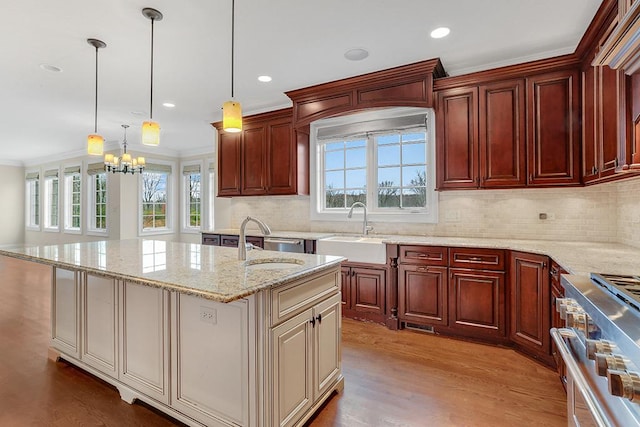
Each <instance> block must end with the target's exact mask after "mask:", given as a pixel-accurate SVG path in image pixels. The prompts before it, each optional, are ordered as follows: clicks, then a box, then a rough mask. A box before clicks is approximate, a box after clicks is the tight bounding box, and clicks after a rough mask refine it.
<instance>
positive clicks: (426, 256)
mask: <svg viewBox="0 0 640 427" xmlns="http://www.w3.org/2000/svg"><path fill="white" fill-rule="evenodd" d="M418 258H429V255H427V254H418Z"/></svg>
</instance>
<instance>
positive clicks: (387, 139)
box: [376, 133, 400, 145]
mask: <svg viewBox="0 0 640 427" xmlns="http://www.w3.org/2000/svg"><path fill="white" fill-rule="evenodd" d="M376 141H377V142H378V145H386V144H399V143H400V135H399V134H397V133H392V134H389V135H380V136H378V137H377V138H376Z"/></svg>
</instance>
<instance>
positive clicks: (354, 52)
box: [344, 48, 369, 61]
mask: <svg viewBox="0 0 640 427" xmlns="http://www.w3.org/2000/svg"><path fill="white" fill-rule="evenodd" d="M367 56H369V52H368V51H367V50H366V49H362V48H355V49H349V50H348V51H346V52H345V53H344V57H345V58H347V59H348V60H349V61H362V60H363V59H365V58H366V57H367Z"/></svg>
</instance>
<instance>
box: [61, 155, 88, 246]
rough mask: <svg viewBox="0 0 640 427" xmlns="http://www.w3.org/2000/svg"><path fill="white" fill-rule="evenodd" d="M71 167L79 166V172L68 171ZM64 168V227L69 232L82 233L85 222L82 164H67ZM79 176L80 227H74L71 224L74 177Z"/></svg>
mask: <svg viewBox="0 0 640 427" xmlns="http://www.w3.org/2000/svg"><path fill="white" fill-rule="evenodd" d="M69 167H77V168H79V169H80V171H79V172H73V173H67V172H66V170H67V168H69ZM62 170H63V179H64V182H63V203H64V209H63V223H62V229H63V230H64V232H65V233H67V234H82V222H83V212H84V209H83V208H82V205H83V201H84V197H83V193H84V185H83V184H84V179H82V166H80V165H72V166H65V167H63V168H62ZM74 177H78V178H79V179H80V190H79V191H78V195H79V197H80V199H79V202H78V207H79V209H80V213H79V214H78V227H72V226H70V225H69V224H71V223H72V222H73V178H74Z"/></svg>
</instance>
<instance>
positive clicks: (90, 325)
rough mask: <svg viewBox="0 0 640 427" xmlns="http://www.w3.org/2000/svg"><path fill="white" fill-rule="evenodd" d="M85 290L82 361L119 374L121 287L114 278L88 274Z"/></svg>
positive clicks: (103, 370)
mask: <svg viewBox="0 0 640 427" xmlns="http://www.w3.org/2000/svg"><path fill="white" fill-rule="evenodd" d="M85 277H86V280H85V281H84V283H83V286H82V289H83V292H82V337H83V340H82V361H83V362H85V363H86V364H88V365H91V366H92V367H94V368H96V369H98V370H100V371H102V372H104V373H105V374H107V375H109V376H111V377H114V378H117V376H118V364H117V361H118V335H117V329H118V304H117V302H118V287H117V286H116V281H115V280H114V279H109V278H106V277H99V276H94V275H92V274H87V275H86V276H85Z"/></svg>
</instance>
